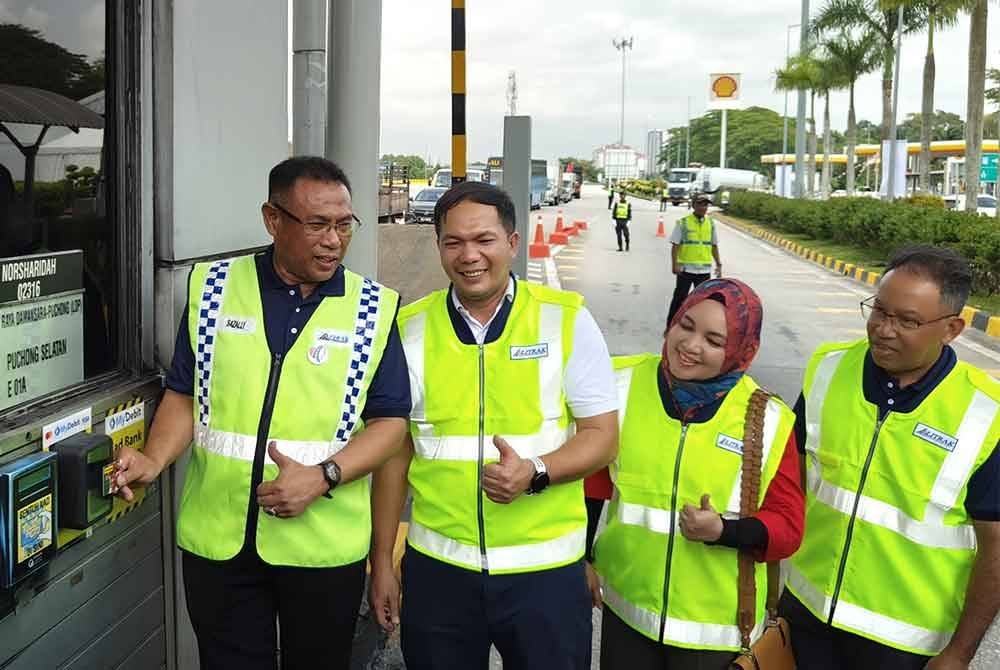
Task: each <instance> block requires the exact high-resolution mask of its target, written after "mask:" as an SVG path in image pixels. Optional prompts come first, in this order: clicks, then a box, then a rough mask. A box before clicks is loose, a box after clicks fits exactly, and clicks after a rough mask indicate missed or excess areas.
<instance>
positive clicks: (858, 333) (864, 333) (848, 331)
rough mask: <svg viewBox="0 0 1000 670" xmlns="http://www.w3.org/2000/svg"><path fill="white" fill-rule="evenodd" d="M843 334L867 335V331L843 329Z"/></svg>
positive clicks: (862, 329)
mask: <svg viewBox="0 0 1000 670" xmlns="http://www.w3.org/2000/svg"><path fill="white" fill-rule="evenodd" d="M844 332H845V333H847V334H848V335H867V334H868V331H867V330H865V329H864V328H845V329H844Z"/></svg>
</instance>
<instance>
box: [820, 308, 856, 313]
mask: <svg viewBox="0 0 1000 670" xmlns="http://www.w3.org/2000/svg"><path fill="white" fill-rule="evenodd" d="M816 311H817V312H822V313H823V314H855V313H857V312H858V308H857V307H817V308H816Z"/></svg>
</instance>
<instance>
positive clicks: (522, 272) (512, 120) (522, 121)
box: [503, 116, 535, 279]
mask: <svg viewBox="0 0 1000 670" xmlns="http://www.w3.org/2000/svg"><path fill="white" fill-rule="evenodd" d="M503 189H504V190H505V191H507V194H508V195H509V196H510V197H511V200H513V201H514V213H515V216H516V217H517V230H518V232H519V233H520V234H521V245H520V247H518V250H517V258H515V259H514V264H513V266H512V267H511V270H513V271H514V274H516V275H517V276H518V277H519V278H521V279H524V278H525V277H526V276H527V274H528V244H529V243H530V242H531V236H532V234H533V233H534V232H535V231H534V228H533V226H532V221H531V117H530V116H505V117H504V119H503Z"/></svg>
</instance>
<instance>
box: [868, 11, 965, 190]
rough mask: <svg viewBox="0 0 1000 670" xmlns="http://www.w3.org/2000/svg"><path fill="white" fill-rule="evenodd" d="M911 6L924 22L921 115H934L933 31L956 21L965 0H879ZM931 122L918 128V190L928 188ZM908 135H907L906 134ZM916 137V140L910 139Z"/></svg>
mask: <svg viewBox="0 0 1000 670" xmlns="http://www.w3.org/2000/svg"><path fill="white" fill-rule="evenodd" d="M900 5H902V6H904V7H913V8H915V9H916V10H917V11H918V12H919V16H920V20H921V21H922V22H923V23H924V24H925V25H926V26H927V53H926V55H925V56H924V83H923V92H922V102H921V113H920V117H921V119H927V120H932V119H933V117H934V80H935V76H936V71H937V68H936V65H935V60H934V34H935V32H936V31H937V30H938V29H939V28H947V27H950V26H953V25H955V23H957V22H958V15H959V13H960V12H961V11H962V10H963V9H966V8H967V7H968V5H969V0H882V6H883V8H885V9H890V10H893V9H898V8H899V6H900ZM932 134H933V133H932V125H931V123H927V124H922V125H921V128H920V190H921V191H924V192H925V193H927V192H930V188H931V173H930V170H931V141H932V137H931V136H932ZM907 139H909V138H907ZM911 141H916V140H911Z"/></svg>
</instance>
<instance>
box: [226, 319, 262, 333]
mask: <svg viewBox="0 0 1000 670" xmlns="http://www.w3.org/2000/svg"><path fill="white" fill-rule="evenodd" d="M219 328H221V329H222V330H224V331H226V332H227V333H242V334H243V335H249V334H250V333H253V332H255V331H256V330H257V320H256V319H251V318H250V317H249V316H223V317H222V323H221V324H220V325H219Z"/></svg>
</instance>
